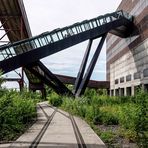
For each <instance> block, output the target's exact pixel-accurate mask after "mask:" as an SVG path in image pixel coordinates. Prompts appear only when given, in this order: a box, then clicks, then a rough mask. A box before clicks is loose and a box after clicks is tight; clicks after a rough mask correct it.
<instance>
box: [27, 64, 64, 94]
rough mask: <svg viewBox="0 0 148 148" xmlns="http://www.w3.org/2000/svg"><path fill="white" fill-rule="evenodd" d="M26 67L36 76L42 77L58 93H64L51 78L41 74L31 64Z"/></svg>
mask: <svg viewBox="0 0 148 148" xmlns="http://www.w3.org/2000/svg"><path fill="white" fill-rule="evenodd" d="M26 69H28V70H29V71H30V72H31V73H33V74H34V75H35V76H37V77H38V78H40V79H41V80H42V81H43V82H44V83H45V84H46V85H48V86H50V87H51V88H52V89H53V90H54V91H55V92H56V93H57V94H62V91H61V90H60V89H59V88H58V87H57V86H56V85H55V84H53V83H52V82H51V81H50V80H49V79H47V78H46V77H44V76H43V75H42V74H40V73H39V72H38V71H37V70H35V69H34V68H32V67H30V66H27V67H26Z"/></svg>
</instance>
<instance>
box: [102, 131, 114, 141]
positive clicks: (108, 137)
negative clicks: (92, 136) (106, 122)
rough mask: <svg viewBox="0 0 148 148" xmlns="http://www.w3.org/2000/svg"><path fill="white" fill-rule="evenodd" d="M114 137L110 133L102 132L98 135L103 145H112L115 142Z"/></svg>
mask: <svg viewBox="0 0 148 148" xmlns="http://www.w3.org/2000/svg"><path fill="white" fill-rule="evenodd" d="M115 137H116V135H115V134H114V133H113V132H112V131H103V132H101V134H100V138H101V139H102V140H103V141H104V142H105V143H113V142H114V140H115Z"/></svg>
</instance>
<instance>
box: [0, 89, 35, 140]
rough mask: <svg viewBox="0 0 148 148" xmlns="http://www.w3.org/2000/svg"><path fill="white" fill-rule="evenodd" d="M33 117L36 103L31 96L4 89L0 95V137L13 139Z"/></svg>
mask: <svg viewBox="0 0 148 148" xmlns="http://www.w3.org/2000/svg"><path fill="white" fill-rule="evenodd" d="M24 93H25V92H24ZM26 94H27V92H26ZM35 117H36V103H35V102H34V100H32V98H24V97H22V95H21V94H19V93H18V92H15V91H8V90H7V91H5V94H4V95H3V96H1V97H0V129H1V132H0V139H1V140H12V139H14V138H15V137H16V136H17V135H18V134H20V133H21V132H23V131H24V130H25V128H26V127H27V125H28V124H29V123H30V122H31V121H32V120H33V119H34V118H35Z"/></svg>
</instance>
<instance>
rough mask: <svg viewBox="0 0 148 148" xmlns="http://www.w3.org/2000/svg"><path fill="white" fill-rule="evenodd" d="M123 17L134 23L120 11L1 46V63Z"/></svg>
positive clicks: (130, 17) (127, 15)
mask: <svg viewBox="0 0 148 148" xmlns="http://www.w3.org/2000/svg"><path fill="white" fill-rule="evenodd" d="M122 17H124V18H126V19H128V20H130V21H132V16H131V15H129V14H128V13H126V12H124V11H122V10H120V11H116V12H113V13H108V14H106V15H102V16H98V17H96V18H93V19H90V20H85V21H82V22H79V23H75V24H73V25H71V26H67V27H64V28H58V29H55V30H53V31H51V32H45V33H42V34H40V35H38V36H35V37H32V38H30V39H25V40H21V41H18V42H15V43H12V44H8V45H4V46H1V47H0V52H1V56H0V61H2V60H4V59H8V58H10V57H13V56H16V55H18V54H22V53H25V52H27V51H29V50H33V49H36V48H39V47H43V46H46V45H48V44H52V43H55V42H57V41H60V40H64V39H65V38H69V37H71V36H75V35H78V34H80V33H82V32H86V31H89V30H92V29H94V28H97V27H99V26H102V25H104V24H106V23H110V22H113V21H115V20H118V19H120V18H122ZM4 55H6V56H4Z"/></svg>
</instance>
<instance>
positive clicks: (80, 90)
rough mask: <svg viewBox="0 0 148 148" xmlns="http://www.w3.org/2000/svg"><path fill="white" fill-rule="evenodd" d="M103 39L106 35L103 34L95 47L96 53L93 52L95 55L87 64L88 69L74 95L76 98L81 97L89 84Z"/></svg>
mask: <svg viewBox="0 0 148 148" xmlns="http://www.w3.org/2000/svg"><path fill="white" fill-rule="evenodd" d="M105 38H106V34H104V35H103V36H102V38H101V40H100V43H99V45H98V47H97V49H96V51H95V53H94V55H93V58H92V60H91V62H90V64H89V67H88V69H87V71H86V74H85V76H84V78H83V80H82V82H81V84H80V87H79V88H78V91H77V92H76V94H75V96H76V97H78V96H80V95H82V94H83V93H84V91H85V89H86V86H87V84H88V82H89V79H90V77H91V74H92V72H93V69H94V67H95V64H96V62H97V59H98V56H99V54H100V51H101V49H102V46H103V43H104V41H105Z"/></svg>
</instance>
